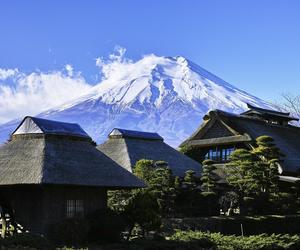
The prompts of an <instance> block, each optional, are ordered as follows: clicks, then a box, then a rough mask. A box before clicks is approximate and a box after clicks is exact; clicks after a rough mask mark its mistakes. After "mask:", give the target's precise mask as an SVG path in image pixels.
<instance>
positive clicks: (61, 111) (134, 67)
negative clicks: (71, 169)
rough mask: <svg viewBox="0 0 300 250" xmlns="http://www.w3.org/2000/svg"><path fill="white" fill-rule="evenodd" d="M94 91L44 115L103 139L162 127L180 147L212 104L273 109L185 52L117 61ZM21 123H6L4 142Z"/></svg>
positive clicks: (239, 108) (234, 109) (0, 130)
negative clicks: (115, 133) (121, 130)
mask: <svg viewBox="0 0 300 250" xmlns="http://www.w3.org/2000/svg"><path fill="white" fill-rule="evenodd" d="M103 71H104V75H105V78H104V79H103V81H102V82H101V83H99V84H98V85H96V86H94V87H93V88H92V89H91V90H90V91H89V92H88V94H85V95H83V96H81V97H80V98H77V99H75V100H73V101H71V102H68V103H66V104H64V105H61V106H59V107H57V108H54V109H51V110H48V111H45V112H43V113H41V114H40V115H38V116H39V117H43V118H47V119H53V120H59V121H66V122H76V123H79V124H80V125H81V126H82V127H83V128H84V129H85V130H86V131H87V132H88V133H89V134H90V135H91V136H92V137H93V139H94V140H95V141H97V142H98V143H101V142H103V141H104V140H105V139H106V137H107V134H108V133H109V132H110V131H111V130H112V129H113V128H114V127H119V128H125V129H134V130H143V131H151V132H158V133H159V134H160V135H161V136H163V137H164V138H165V140H166V142H167V143H169V144H171V145H173V146H177V145H178V144H179V143H180V142H181V141H183V140H184V139H185V138H186V137H188V136H189V135H190V134H191V133H192V132H193V131H194V130H195V129H196V128H197V127H198V126H199V125H200V123H201V121H202V117H203V115H204V114H205V113H206V112H207V111H209V110H211V109H222V110H226V111H229V112H234V113H240V112H242V111H244V110H245V109H246V108H247V106H246V103H250V104H252V105H254V106H259V107H264V108H272V107H271V105H270V104H268V103H267V102H265V101H263V100H261V99H259V98H256V97H254V96H252V95H250V94H248V93H246V92H244V91H242V90H239V89H237V88H236V87H234V86H232V85H230V84H229V83H227V82H225V81H223V80H222V79H220V78H219V77H217V76H215V75H213V74H211V73H209V72H208V71H206V70H205V69H203V68H201V67H199V66H198V65H196V64H194V63H193V62H191V61H189V60H187V59H185V58H183V57H180V56H179V57H161V56H155V55H148V56H145V57H144V58H142V59H141V60H139V61H137V62H132V61H126V62H118V65H114V64H113V63H112V64H111V65H110V66H109V67H108V68H104V69H103ZM16 125H17V123H16V122H15V121H13V122H10V123H7V124H4V125H2V126H0V141H4V138H7V134H8V133H9V132H11V131H12V130H13V128H14V127H15V126H16Z"/></svg>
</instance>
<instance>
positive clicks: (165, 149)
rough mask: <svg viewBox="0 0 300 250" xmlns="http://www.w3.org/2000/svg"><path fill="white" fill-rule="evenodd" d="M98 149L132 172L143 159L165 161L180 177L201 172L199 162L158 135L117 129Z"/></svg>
mask: <svg viewBox="0 0 300 250" xmlns="http://www.w3.org/2000/svg"><path fill="white" fill-rule="evenodd" d="M97 149H98V150H99V151H101V152H102V153H104V154H105V155H106V156H108V157H109V158H111V159H112V160H114V161H115V162H116V163H118V164H119V165H121V166H122V167H123V168H125V169H127V170H128V171H130V172H132V168H133V167H134V165H135V163H136V162H137V161H138V160H141V159H148V160H155V161H165V162H167V163H168V166H169V167H170V168H171V170H172V172H173V174H174V175H176V176H180V177H183V176H184V175H185V172H186V171H187V170H193V171H195V172H196V173H197V174H199V173H200V171H201V165H200V164H199V163H198V162H196V161H194V160H192V159H191V158H189V157H187V156H185V155H184V154H182V153H181V152H178V151H177V150H176V149H174V148H172V147H171V146H169V145H168V144H166V143H165V142H164V139H163V138H162V137H161V136H160V135H159V134H157V133H149V132H141V131H133V130H125V129H119V128H115V129H113V130H112V132H111V133H110V134H109V136H108V140H107V141H106V142H104V143H103V144H101V145H99V146H97Z"/></svg>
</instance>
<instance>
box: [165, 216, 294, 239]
mask: <svg viewBox="0 0 300 250" xmlns="http://www.w3.org/2000/svg"><path fill="white" fill-rule="evenodd" d="M241 224H242V225H243V232H244V235H256V234H262V233H268V234H272V233H277V234H282V233H283V234H286V233H288V234H299V233H300V227H299V225H300V216H297V215H296V216H292V215H291V216H270V215H269V216H258V217H249V216H239V217H229V216H228V217H227V216H226V217H225V216H218V217H217V216H216V217H201V218H184V219H176V218H173V219H164V220H163V232H165V233H167V234H172V233H173V232H174V230H175V229H180V230H199V231H210V232H220V233H222V234H226V235H229V234H235V235H241Z"/></svg>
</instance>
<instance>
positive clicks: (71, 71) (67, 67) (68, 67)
mask: <svg viewBox="0 0 300 250" xmlns="http://www.w3.org/2000/svg"><path fill="white" fill-rule="evenodd" d="M65 69H66V71H67V74H68V76H73V70H74V69H73V66H72V65H71V64H67V65H66V66H65Z"/></svg>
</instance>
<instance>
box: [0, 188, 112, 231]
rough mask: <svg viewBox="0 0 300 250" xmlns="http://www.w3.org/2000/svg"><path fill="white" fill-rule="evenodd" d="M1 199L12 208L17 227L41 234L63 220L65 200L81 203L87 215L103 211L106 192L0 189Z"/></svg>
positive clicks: (94, 189)
mask: <svg viewBox="0 0 300 250" xmlns="http://www.w3.org/2000/svg"><path fill="white" fill-rule="evenodd" d="M1 199H2V200H3V201H5V203H9V204H10V205H11V206H12V207H13V209H14V211H15V217H16V221H17V223H19V224H21V225H22V226H24V228H25V229H27V230H29V231H32V232H35V233H44V232H45V231H46V229H47V227H48V225H50V224H53V223H56V222H59V221H61V220H64V219H65V218H66V214H67V213H66V212H67V200H68V199H76V200H83V201H84V214H85V215H87V214H89V213H91V212H93V211H95V210H97V209H101V208H105V207H106V205H107V204H106V203H107V192H106V190H105V189H103V188H98V187H79V186H57V185H18V186H11V187H9V186H6V187H1V188H0V203H1Z"/></svg>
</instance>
